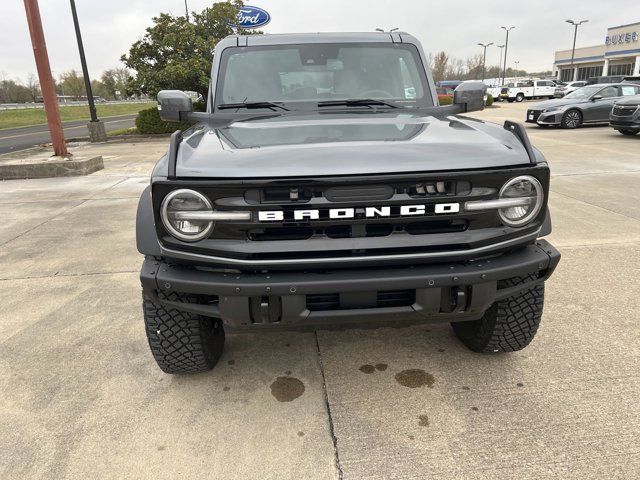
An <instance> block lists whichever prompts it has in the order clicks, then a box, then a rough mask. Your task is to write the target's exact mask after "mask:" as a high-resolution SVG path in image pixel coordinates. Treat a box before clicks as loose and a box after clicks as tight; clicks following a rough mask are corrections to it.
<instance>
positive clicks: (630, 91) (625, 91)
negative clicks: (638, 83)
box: [620, 85, 640, 97]
mask: <svg viewBox="0 0 640 480" xmlns="http://www.w3.org/2000/svg"><path fill="white" fill-rule="evenodd" d="M620 89H621V90H622V96H625V97H626V96H627V95H637V94H638V90H640V88H638V87H634V86H633V85H622V86H621V87H620Z"/></svg>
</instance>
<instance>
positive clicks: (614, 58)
mask: <svg viewBox="0 0 640 480" xmlns="http://www.w3.org/2000/svg"><path fill="white" fill-rule="evenodd" d="M553 73H554V75H555V76H556V78H558V79H559V80H560V81H562V82H570V81H572V80H586V79H587V78H589V77H599V76H602V75H640V22H637V23H630V24H627V25H618V26H617V27H610V28H608V29H607V34H606V36H605V38H604V39H603V42H602V44H600V45H594V46H593V47H582V48H576V50H575V55H574V59H573V67H572V66H571V49H569V50H560V51H558V52H556V56H555V61H554V63H553Z"/></svg>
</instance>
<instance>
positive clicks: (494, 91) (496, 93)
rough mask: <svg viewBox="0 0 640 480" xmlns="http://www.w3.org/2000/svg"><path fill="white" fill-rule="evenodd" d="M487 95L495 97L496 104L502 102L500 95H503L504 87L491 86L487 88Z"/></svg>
mask: <svg viewBox="0 0 640 480" xmlns="http://www.w3.org/2000/svg"><path fill="white" fill-rule="evenodd" d="M487 93H488V94H490V95H491V96H492V97H493V100H494V101H495V102H500V101H502V99H501V98H500V94H501V93H502V86H490V87H488V88H487Z"/></svg>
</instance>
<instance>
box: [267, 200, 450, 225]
mask: <svg viewBox="0 0 640 480" xmlns="http://www.w3.org/2000/svg"><path fill="white" fill-rule="evenodd" d="M431 207H433V208H431ZM395 210H396V215H397V216H400V217H410V216H416V215H428V214H430V213H434V214H436V215H442V214H447V213H458V212H459V211H460V204H459V203H437V204H435V205H433V206H430V205H401V206H398V207H395ZM391 216H393V212H392V207H390V206H384V207H365V208H362V209H355V208H329V209H322V210H320V209H306V210H293V211H289V212H285V211H284V210H261V211H259V212H258V220H259V221H260V222H283V221H285V220H294V221H304V220H320V218H324V219H327V218H328V219H331V220H333V219H336V220H341V219H350V218H388V217H391Z"/></svg>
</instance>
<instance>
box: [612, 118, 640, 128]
mask: <svg viewBox="0 0 640 480" xmlns="http://www.w3.org/2000/svg"><path fill="white" fill-rule="evenodd" d="M609 125H610V126H611V127H613V128H614V129H616V130H640V114H636V115H634V116H633V117H628V116H626V117H619V116H617V115H611V117H610V119H609Z"/></svg>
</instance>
